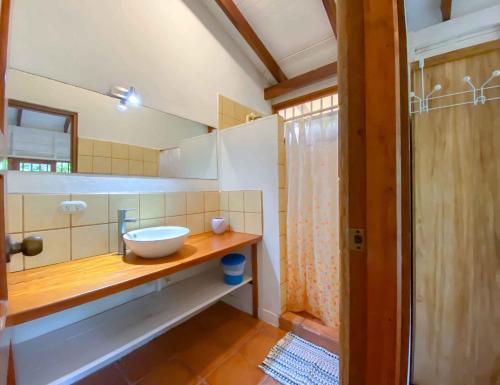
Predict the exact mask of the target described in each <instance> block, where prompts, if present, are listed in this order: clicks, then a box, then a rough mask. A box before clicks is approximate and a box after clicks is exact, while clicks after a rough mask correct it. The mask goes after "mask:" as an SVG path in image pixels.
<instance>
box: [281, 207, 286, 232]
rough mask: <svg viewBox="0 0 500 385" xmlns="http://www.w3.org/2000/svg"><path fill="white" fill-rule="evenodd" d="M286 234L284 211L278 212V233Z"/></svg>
mask: <svg viewBox="0 0 500 385" xmlns="http://www.w3.org/2000/svg"><path fill="white" fill-rule="evenodd" d="M285 234H286V212H285V211H282V212H280V235H285Z"/></svg>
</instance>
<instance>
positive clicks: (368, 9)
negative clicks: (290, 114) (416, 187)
mask: <svg viewBox="0 0 500 385" xmlns="http://www.w3.org/2000/svg"><path fill="white" fill-rule="evenodd" d="M401 1H402V0H338V2H337V8H338V28H339V32H338V34H339V48H338V52H339V54H338V57H339V58H338V63H339V104H340V146H341V151H340V154H341V159H340V175H341V194H340V195H341V210H342V211H341V223H340V228H341V231H342V234H341V271H342V274H341V287H342V288H341V291H342V295H341V351H342V354H341V365H342V367H341V379H342V384H343V385H358V384H359V385H361V384H368V383H369V384H370V385H399V384H403V383H405V382H404V381H405V380H406V378H403V377H405V375H404V373H406V370H407V364H406V362H404V361H403V360H402V359H401V357H402V356H404V354H407V351H408V350H407V349H408V346H407V343H406V342H405V341H407V340H408V328H407V323H408V318H407V317H406V314H407V312H408V311H409V303H407V301H406V299H407V297H408V298H409V290H408V289H409V284H410V283H409V276H406V275H403V274H402V273H403V269H404V268H405V267H404V266H406V265H405V263H406V262H407V259H408V258H409V253H407V252H408V244H407V243H404V242H405V241H404V240H403V237H402V234H403V231H408V230H409V228H407V227H406V224H407V218H403V216H408V215H409V211H408V210H402V208H403V205H404V206H405V207H407V205H408V204H409V201H408V200H407V198H408V197H407V194H405V191H407V189H409V186H408V185H407V184H408V179H407V178H406V177H405V175H403V174H404V172H402V170H407V166H408V164H407V162H408V161H409V158H408V157H405V156H404V157H403V156H402V152H406V151H407V150H408V148H407V143H406V142H405V140H404V138H402V134H401V132H402V130H403V132H404V133H405V134H406V132H407V129H408V125H407V124H405V122H407V110H406V108H403V109H402V108H401V104H402V103H404V101H405V100H406V98H407V96H406V95H403V94H402V92H405V91H404V86H405V84H406V82H407V79H406V76H405V75H404V74H402V69H404V66H401V65H400V63H401V62H400V49H401V46H400V41H399V40H400V35H399V34H400V33H401V32H402V31H403V30H404V28H405V27H404V25H400V23H402V22H403V21H404V18H401V17H400V15H401V12H402V11H403V8H402V7H401V6H398V5H400V4H398V2H401ZM400 29H401V30H400ZM401 36H403V37H404V34H402V35H401ZM402 51H403V50H402ZM402 114H403V115H405V114H406V119H404V118H402ZM403 126H404V127H403ZM402 139H403V141H402ZM402 144H403V146H404V149H403V150H402ZM402 162H405V164H403V163H402ZM405 172H406V171H405ZM403 183H404V185H403ZM402 197H403V198H402ZM402 199H405V202H402ZM403 224H405V225H404V226H403ZM349 229H364V234H365V247H364V250H361V251H353V249H352V248H351V247H350V244H349V238H350V237H349ZM407 265H408V266H407V267H409V264H407Z"/></svg>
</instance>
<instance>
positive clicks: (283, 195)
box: [279, 188, 288, 211]
mask: <svg viewBox="0 0 500 385" xmlns="http://www.w3.org/2000/svg"><path fill="white" fill-rule="evenodd" d="M279 199H280V201H279V207H280V211H286V208H287V204H288V193H287V189H286V188H280V196H279Z"/></svg>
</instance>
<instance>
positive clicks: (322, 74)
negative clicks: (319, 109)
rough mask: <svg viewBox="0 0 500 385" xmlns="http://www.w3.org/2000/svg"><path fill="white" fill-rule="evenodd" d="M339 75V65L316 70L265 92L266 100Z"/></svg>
mask: <svg viewBox="0 0 500 385" xmlns="http://www.w3.org/2000/svg"><path fill="white" fill-rule="evenodd" d="M336 74H337V63H336V62H334V63H330V64H327V65H325V66H323V67H319V68H316V69H314V70H312V71H309V72H306V73H305V74H302V75H299V76H296V77H294V78H292V79H288V80H285V81H283V82H280V83H278V84H275V85H274V86H271V87H268V88H266V89H265V90H264V99H266V100H269V99H273V98H276V97H278V96H280V95H283V94H286V93H288V92H291V91H294V90H296V89H298V88H302V87H305V86H307V85H309V84H312V83H316V82H319V81H321V80H324V79H327V78H329V77H332V76H334V75H336Z"/></svg>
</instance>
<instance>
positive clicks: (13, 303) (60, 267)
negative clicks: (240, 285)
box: [6, 232, 262, 326]
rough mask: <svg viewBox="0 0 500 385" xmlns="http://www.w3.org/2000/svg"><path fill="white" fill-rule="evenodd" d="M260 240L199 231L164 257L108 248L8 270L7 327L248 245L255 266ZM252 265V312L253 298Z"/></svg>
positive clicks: (151, 279) (254, 236) (258, 236)
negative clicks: (108, 250)
mask: <svg viewBox="0 0 500 385" xmlns="http://www.w3.org/2000/svg"><path fill="white" fill-rule="evenodd" d="M261 239H262V236H261V235H253V234H246V233H236V232H228V233H225V234H222V235H214V234H212V233H203V234H199V235H194V236H191V237H189V238H188V240H187V241H186V243H185V245H184V246H183V247H182V248H181V249H180V250H179V251H178V252H176V253H175V254H172V255H170V256H168V257H165V258H159V259H144V258H140V257H137V256H135V255H133V254H129V255H127V256H126V257H122V256H120V255H118V254H115V253H114V254H104V255H99V256H95V257H89V258H83V259H79V260H75V261H70V262H65V263H60V264H56V265H50V266H45V267H40V268H36V269H31V270H25V271H20V272H16V273H10V274H8V293H9V302H8V311H7V321H6V322H7V326H13V325H17V324H20V323H23V322H27V321H31V320H34V319H36V318H39V317H43V316H46V315H49V314H53V313H56V312H59V311H61V310H65V309H68V308H71V307H74V306H78V305H81V304H84V303H87V302H90V301H93V300H96V299H99V298H102V297H105V296H108V295H111V294H114V293H118V292H120V291H123V290H126V289H129V288H132V287H135V286H138V285H141V284H143V283H146V282H150V281H153V280H155V279H158V278H161V277H163V276H166V275H169V274H172V273H175V272H178V271H181V270H184V269H187V268H189V267H192V266H195V265H198V264H200V263H203V262H207V261H209V260H211V259H215V258H220V257H222V256H224V255H226V254H228V253H230V252H233V251H237V250H241V249H242V248H243V247H246V246H250V245H252V246H253V247H252V263H253V264H254V267H255V264H256V255H257V251H256V250H257V249H256V245H257V243H258V242H259V241H260V240H261ZM33 258H36V257H33ZM256 270H257V269H256V268H254V269H253V272H254V273H253V281H254V285H253V286H254V287H253V290H254V303H253V309H254V315H256V312H257V297H258V296H257V285H256V280H257V277H256Z"/></svg>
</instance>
